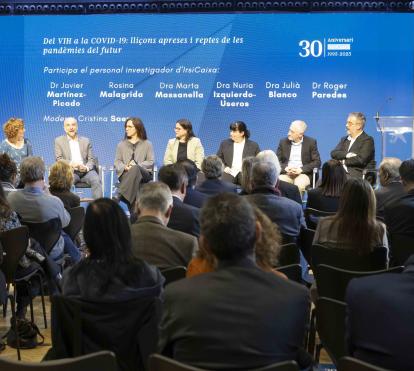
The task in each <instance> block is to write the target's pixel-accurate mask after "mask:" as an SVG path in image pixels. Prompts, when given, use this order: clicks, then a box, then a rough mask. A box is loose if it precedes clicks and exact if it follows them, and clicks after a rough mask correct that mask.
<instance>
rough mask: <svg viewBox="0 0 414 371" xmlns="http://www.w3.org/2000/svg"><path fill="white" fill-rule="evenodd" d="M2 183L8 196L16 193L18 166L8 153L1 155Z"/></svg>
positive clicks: (0, 175) (0, 170)
mask: <svg viewBox="0 0 414 371" xmlns="http://www.w3.org/2000/svg"><path fill="white" fill-rule="evenodd" d="M0 181H1V184H2V186H3V190H4V193H5V195H6V196H7V195H8V194H9V192H14V191H16V185H17V184H16V183H17V166H16V163H15V162H14V161H13V160H12V159H11V158H10V157H9V155H8V154H7V153H3V154H1V155H0Z"/></svg>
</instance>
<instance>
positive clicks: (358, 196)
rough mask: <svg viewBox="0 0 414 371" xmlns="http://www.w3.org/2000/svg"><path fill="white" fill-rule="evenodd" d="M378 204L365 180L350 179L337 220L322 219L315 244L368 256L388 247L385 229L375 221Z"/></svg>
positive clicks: (343, 192) (336, 216)
mask: <svg viewBox="0 0 414 371" xmlns="http://www.w3.org/2000/svg"><path fill="white" fill-rule="evenodd" d="M375 210H376V200H375V194H374V191H373V189H372V187H371V185H370V184H369V183H368V182H367V181H365V180H362V179H352V178H351V179H348V180H347V182H346V183H345V187H344V189H343V191H342V195H341V197H340V200H339V209H338V212H337V213H336V214H335V215H334V216H329V217H326V218H321V219H320V220H319V223H318V226H317V228H316V232H315V237H314V240H313V243H314V244H322V245H326V246H327V247H332V248H340V249H352V250H355V251H356V253H357V254H361V255H363V254H369V253H370V252H372V251H373V250H374V248H376V247H378V246H385V247H388V239H387V233H386V228H385V225H384V224H383V223H381V222H379V221H378V220H377V219H376V217H375Z"/></svg>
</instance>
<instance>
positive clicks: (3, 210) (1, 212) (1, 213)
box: [0, 183, 11, 218]
mask: <svg viewBox="0 0 414 371" xmlns="http://www.w3.org/2000/svg"><path fill="white" fill-rule="evenodd" d="M10 214H11V207H10V205H9V203H8V202H7V198H6V194H5V193H4V190H3V185H2V184H1V183H0V217H1V218H8V217H9V216H10Z"/></svg>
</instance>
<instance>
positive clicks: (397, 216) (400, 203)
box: [384, 190, 414, 237]
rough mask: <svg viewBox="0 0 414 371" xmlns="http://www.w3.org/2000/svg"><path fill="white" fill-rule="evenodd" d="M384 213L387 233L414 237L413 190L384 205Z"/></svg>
mask: <svg viewBox="0 0 414 371" xmlns="http://www.w3.org/2000/svg"><path fill="white" fill-rule="evenodd" d="M384 215H385V224H386V226H387V229H388V233H389V234H391V235H393V234H405V235H407V236H412V237H414V190H411V191H409V192H407V193H406V194H405V195H403V196H402V197H401V198H400V199H398V200H397V201H395V202H393V203H389V204H388V205H387V206H385V209H384Z"/></svg>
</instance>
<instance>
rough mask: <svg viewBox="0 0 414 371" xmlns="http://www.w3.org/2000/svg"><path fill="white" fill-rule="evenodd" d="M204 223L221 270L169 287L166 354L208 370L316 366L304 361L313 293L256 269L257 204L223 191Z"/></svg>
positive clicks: (163, 335)
mask: <svg viewBox="0 0 414 371" xmlns="http://www.w3.org/2000/svg"><path fill="white" fill-rule="evenodd" d="M200 221H201V236H200V245H201V246H200V248H202V249H204V250H206V251H209V252H210V253H211V254H212V255H214V257H215V259H217V261H218V266H217V270H216V271H214V272H210V273H206V274H200V275H197V276H195V277H191V278H190V279H183V280H179V281H177V282H174V284H172V285H169V286H167V288H166V290H165V300H164V310H163V318H162V320H161V325H160V339H159V352H160V353H161V354H164V355H166V356H168V357H173V358H174V359H176V360H177V361H179V362H183V363H185V364H189V365H191V366H194V367H199V368H202V369H208V370H227V369H235V370H242V369H254V368H259V367H263V366H267V365H269V364H272V363H275V362H280V361H285V360H296V361H297V362H298V363H299V364H300V366H301V367H303V368H306V367H309V366H310V364H311V359H310V357H308V358H306V357H302V355H303V354H304V353H305V352H304V351H303V350H302V344H303V339H304V335H305V332H306V328H307V324H308V321H309V292H308V290H307V289H306V288H305V287H303V286H301V285H298V284H296V283H294V282H291V281H289V280H286V279H283V278H281V277H278V276H277V275H275V274H273V273H271V272H265V271H263V270H262V269H260V268H259V267H258V266H257V265H256V263H255V261H254V247H255V244H256V241H257V240H258V239H259V238H260V235H261V228H260V225H259V223H257V222H256V216H255V213H254V208H253V206H252V205H251V204H250V203H249V202H248V201H247V199H246V198H245V197H240V196H238V195H236V194H231V193H222V194H219V195H216V196H213V197H211V198H209V200H208V201H207V202H206V204H205V205H204V206H203V208H202V210H201V218H200ZM206 349H208V352H206Z"/></svg>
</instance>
